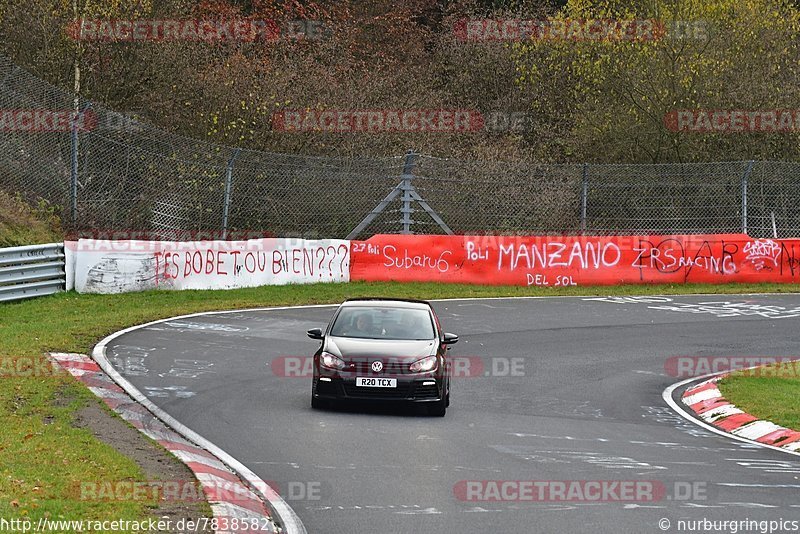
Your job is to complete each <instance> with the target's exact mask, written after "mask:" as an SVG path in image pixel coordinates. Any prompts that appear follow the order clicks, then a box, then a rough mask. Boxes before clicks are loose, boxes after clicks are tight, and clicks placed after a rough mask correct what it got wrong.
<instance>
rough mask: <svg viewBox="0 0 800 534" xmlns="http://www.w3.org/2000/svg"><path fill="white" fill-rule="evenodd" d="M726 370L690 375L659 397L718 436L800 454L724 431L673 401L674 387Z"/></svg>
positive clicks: (680, 413) (796, 454)
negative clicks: (690, 376)
mask: <svg viewBox="0 0 800 534" xmlns="http://www.w3.org/2000/svg"><path fill="white" fill-rule="evenodd" d="M756 367H761V366H759V365H755V366H753V367H749V368H748V369H741V370H743V371H747V370H750V369H755V368H756ZM737 370H738V369H737ZM728 372H729V371H724V372H722V373H710V374H707V375H703V376H695V377H692V378H687V379H686V380H682V381H680V382H678V383H676V384H672V385H671V386H669V387H667V389H665V390H664V391H663V392H662V393H661V398H663V399H664V402H666V403H667V405H668V406H669V407H670V408H672V409H673V411H675V412H677V413H678V415H680V416H681V417H683V418H684V419H686V420H687V421H691V422H692V423H694V424H696V425H697V426H700V427H703V428H704V429H706V430H708V431H709V432H713V433H714V434H718V435H720V436H725V437H727V438H730V439H735V440H736V441H741V442H743V443H749V444H751V445H758V446H759V447H763V448H765V449H772V450H774V451H780V452H783V453H785V454H791V455H792V456H800V452H795V451H790V450H788V449H784V448H782V447H776V446H775V445H768V444H767V443H760V442H758V441H755V440H752V439H747V438H743V437H741V436H737V435H736V434H731V433H730V432H725V431H724V430H720V429H719V428H717V427H715V426H712V425H709V424H708V423H706V422H704V421H701V420H699V419H697V418H696V417H694V416H693V415H692V414H690V413H689V411H688V410H689V409H690V408H689V407H688V406H687V407H686V409H684V408H683V407H681V406H680V405H679V404H678V403H677V402H675V399H673V398H672V394H673V392H674V391H675V390H676V389H678V388H680V387H682V386H685V385H686V384H689V383H690V382H695V381H697V382H700V381H701V380H708V379H709V378H714V377H717V376H721V375H724V374H727V373H728Z"/></svg>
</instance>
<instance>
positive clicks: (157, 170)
mask: <svg viewBox="0 0 800 534" xmlns="http://www.w3.org/2000/svg"><path fill="white" fill-rule="evenodd" d="M76 105H77V108H78V109H79V110H80V111H81V115H80V118H79V120H77V121H76V122H75V123H74V124H73V125H71V126H69V127H67V128H64V127H63V125H62V127H61V128H58V127H56V126H54V125H53V124H49V123H47V122H46V120H44V119H41V117H40V118H39V119H36V118H34V119H30V116H29V115H28V116H25V115H24V113H25V112H31V111H35V110H38V111H50V112H64V113H72V110H74V109H75V107H76ZM23 119H24V120H23ZM40 119H41V120H42V123H41V124H40V125H39V126H40V127H38V128H37V127H32V126H31V125H33V126H36V120H40ZM45 119H46V117H45ZM25 121H28V122H27V125H28V126H27V127H25V124H24V123H25ZM76 125H77V126H76ZM404 152H405V150H402V149H401V148H398V155H397V156H396V157H393V158H363V159H352V158H347V159H345V158H334V157H312V156H299V155H289V154H274V153H268V152H259V151H253V150H239V149H234V148H231V147H225V146H219V145H214V144H210V143H206V142H202V141H198V140H193V139H189V138H185V137H180V136H177V135H175V134H171V133H167V132H164V131H162V130H159V129H156V128H154V127H152V126H149V125H147V124H143V123H139V122H136V121H133V120H130V119H128V118H127V117H125V116H123V115H120V114H118V113H115V112H113V111H109V110H106V109H104V108H103V107H102V106H100V105H97V104H94V103H90V102H84V101H79V102H75V100H74V98H73V96H72V95H70V94H68V93H66V92H63V91H61V90H59V89H57V88H55V87H53V86H51V85H49V84H47V83H45V82H43V81H42V80H40V79H38V78H36V77H34V76H32V75H31V74H29V73H27V72H25V71H24V70H22V69H19V68H17V67H16V66H14V65H13V64H12V63H11V62H10V61H8V60H7V59H5V58H2V57H0V189H2V190H5V191H7V192H11V193H19V194H21V195H22V196H23V197H26V198H28V199H29V200H37V199H45V200H47V201H49V202H50V203H51V204H52V205H54V206H56V207H57V208H58V209H59V211H60V215H61V217H62V220H63V223H64V227H65V228H66V229H67V230H70V231H71V232H78V233H80V232H85V231H97V230H99V231H100V232H127V231H133V232H143V233H148V234H149V235H153V236H159V237H162V238H165V239H169V238H180V237H181V236H186V235H194V234H195V233H196V232H201V233H202V232H209V233H212V234H213V235H215V236H222V235H228V236H233V235H242V232H248V233H262V234H267V235H269V234H272V235H278V236H305V237H345V236H347V235H358V236H359V237H364V236H367V235H371V234H375V233H396V232H401V231H410V232H414V233H440V232H443V231H444V230H443V226H442V225H441V224H439V223H438V222H437V221H436V220H435V217H432V216H431V215H430V214H429V213H428V212H426V211H425V209H423V208H424V207H425V203H427V206H429V207H430V208H431V209H432V210H433V211H434V212H436V213H437V214H438V216H439V217H441V221H440V222H443V223H444V225H445V226H446V227H447V228H449V229H451V230H452V231H453V232H455V233H459V234H460V233H501V234H508V233H515V234H518V233H526V234H534V233H557V234H580V233H585V234H634V233H636V234H639V233H651V234H672V233H719V232H742V231H745V232H747V233H749V234H750V235H752V236H756V237H771V236H778V237H797V236H800V208H799V207H798V206H800V187H798V183H799V182H798V178H797V176H798V173H799V172H800V163H789V162H760V161H756V162H747V161H744V162H741V161H740V162H727V163H694V164H660V165H594V164H593V165H588V164H583V165H580V164H578V165H541V164H531V163H527V162H514V163H512V162H489V161H465V160H460V159H442V158H436V157H430V156H424V155H423V156H417V155H413V154H412V155H406V154H404ZM395 188H397V194H396V195H394V196H392V195H391V193H392V192H393V191H394V190H395ZM412 191H413V192H415V193H416V194H418V197H414V196H413V195H412ZM385 199H388V200H390V201H389V202H384V203H381V201H382V200H385ZM418 200H424V201H425V203H420V202H418ZM370 214H373V215H372V216H371V219H372V220H371V221H370V222H369V224H366V225H360V223H361V222H362V221H363V220H364V218H365V217H367V216H368V215H370ZM354 229H358V232H357V234H353V230H354Z"/></svg>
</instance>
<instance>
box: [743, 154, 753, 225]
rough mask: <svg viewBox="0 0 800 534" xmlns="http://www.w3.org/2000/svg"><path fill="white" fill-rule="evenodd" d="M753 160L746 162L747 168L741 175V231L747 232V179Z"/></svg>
mask: <svg viewBox="0 0 800 534" xmlns="http://www.w3.org/2000/svg"><path fill="white" fill-rule="evenodd" d="M753 163H754V162H753V160H750V161H748V162H747V168H746V169H745V171H744V174H743V175H742V233H743V234H747V180H748V179H749V178H750V172H751V171H752V170H753Z"/></svg>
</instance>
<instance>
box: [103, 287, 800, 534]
mask: <svg viewBox="0 0 800 534" xmlns="http://www.w3.org/2000/svg"><path fill="white" fill-rule="evenodd" d="M628 300H634V302H630V301H628V302H619V301H617V299H609V300H606V301H603V300H597V299H586V298H542V299H487V300H453V301H441V302H436V303H434V307H435V308H436V310H437V312H438V313H439V314H440V317H441V320H442V324H443V326H444V328H445V329H446V330H447V331H449V332H453V333H457V334H459V335H460V339H461V340H460V341H459V343H458V344H456V345H455V346H454V347H453V349H452V351H451V355H452V356H453V357H466V359H464V360H462V361H468V362H471V363H470V365H471V370H470V372H471V373H472V374H476V375H479V376H467V377H461V378H454V379H453V392H452V402H451V405H450V409H449V410H448V413H447V416H446V417H445V418H443V419H442V418H436V417H429V416H427V415H425V414H424V412H423V411H422V410H416V411H415V410H413V409H412V410H407V409H404V408H393V407H388V408H387V407H374V406H364V405H361V406H349V407H344V408H341V409H337V410H333V411H315V410H312V409H311V406H310V389H311V379H310V377H309V376H304V377H289V376H283V375H285V374H286V372H285V371H282V369H285V366H284V365H282V364H281V362H283V363H285V362H286V360H278V361H277V362H278V364H276V365H271V364H272V362H273V360H274V359H276V358H281V357H286V356H289V357H306V356H309V355H311V354H313V352H314V350H315V349H316V346H317V345H316V344H315V343H316V342H315V341H312V340H310V339H308V338H307V337H306V335H305V332H306V330H307V329H309V328H313V327H315V326H320V327H321V326H324V325H325V324H326V323H327V321H328V319H329V317H330V315H331V313H332V311H333V309H334V308H333V307H311V308H300V309H285V310H277V311H249V312H245V311H242V312H235V313H228V314H213V315H204V316H200V317H193V318H189V319H180V320H172V321H168V322H164V323H158V324H155V325H152V326H149V327H146V328H143V329H139V330H134V331H132V332H129V333H127V334H124V335H122V336H121V337H119V338H117V339H115V340H114V341H113V342H112V343H111V344H110V345H109V348H108V353H107V355H108V357H109V359H110V360H111V362H112V363H113V364H114V365H115V367H116V368H117V369H118V370H119V371H120V373H121V374H123V376H125V377H126V378H127V379H128V380H130V381H131V382H132V383H133V384H134V385H135V386H136V387H138V388H139V389H140V390H141V391H142V392H144V393H145V394H147V396H148V397H149V398H150V399H151V400H152V401H153V402H155V403H156V404H158V405H159V406H160V407H162V408H163V409H164V410H165V411H166V412H167V413H169V414H170V415H172V416H174V417H175V418H177V419H178V420H179V421H181V422H182V423H184V424H185V425H187V426H189V427H190V428H192V429H193V430H195V431H197V432H198V433H199V434H201V435H203V436H204V437H206V438H207V439H209V440H210V441H212V442H214V443H215V444H216V445H218V446H220V447H221V448H223V449H225V450H226V451H227V452H228V453H230V454H231V455H232V456H234V457H235V458H237V459H238V460H239V461H241V462H242V463H243V464H245V465H246V466H247V467H249V468H250V469H251V470H253V471H254V472H255V473H256V474H258V475H259V476H260V477H262V478H263V479H264V480H268V481H274V482H275V483H276V485H277V487H278V488H279V489H280V490H281V493H282V494H283V496H284V498H285V499H286V501H287V502H288V504H289V505H290V506H292V508H293V509H294V510H295V511H296V512H297V514H298V515H299V517H300V519H301V520H302V521H303V524H304V525H305V527H306V529H307V530H308V532H311V533H328V532H334V533H350V532H354V533H371V532H414V533H417V532H448V533H449V532H458V533H480V534H485V533H487V532H489V533H507V532H509V533H510V532H526V533H527V532H545V533H561V532H565V533H571V532H613V533H627V532H630V533H646V532H663V530H662V528H660V527H659V521H660V520H662V518H666V519H668V520H669V521H670V522H671V528H670V529H669V531H672V532H677V531H678V520H682V519H684V520H703V519H704V518H707V519H708V520H718V521H719V520H745V519H749V520H760V521H769V520H772V521H780V520H781V519H783V520H784V521H787V520H796V521H800V499H798V495H800V457H797V456H792V455H789V454H785V453H781V452H777V451H772V450H766V449H763V448H760V447H757V446H754V445H751V444H747V443H742V442H739V441H735V440H733V439H730V438H727V437H723V436H719V435H716V434H713V433H711V432H708V431H706V430H704V429H702V428H700V427H698V426H696V425H694V424H693V423H691V422H689V421H686V420H685V419H683V418H681V417H680V416H678V415H677V414H675V413H674V412H673V411H672V410H671V409H670V408H669V407H668V406H667V405H666V404H665V403H664V401H663V399H662V392H663V390H664V389H665V388H666V387H667V386H669V385H671V384H673V383H675V382H678V381H679V380H680V379H679V378H677V377H676V376H674V373H671V372H670V371H669V370H668V368H669V364H668V362H669V361H670V360H669V358H670V357H674V356H682V355H691V356H787V355H795V354H798V351H800V347H799V346H800V295H759V296H753V295H741V296H731V295H726V296H692V297H689V296H686V297H682V296H677V297H671V298H670V299H669V300H670V301H669V302H648V301H647V299H644V300H641V301H635V300H636V299H628ZM655 300H658V299H655ZM701 303H705V304H701ZM709 303H710V304H709ZM764 306H769V308H765V307H764ZM658 308H662V309H658ZM290 361H293V362H294V361H295V360H290ZM279 364H280V365H279ZM512 364H513V365H512ZM480 366H482V368H481V367H480ZM476 369H478V370H481V371H482V372H480V373H479V372H477V371H476ZM290 370H291V369H290ZM462 371H463V370H462ZM670 374H672V375H673V376H670ZM680 393H681V391H680V390H678V391H676V395H679V394H680ZM486 480H493V481H508V480H510V481H518V480H537V481H650V482H655V483H657V484H660V485H662V487H663V488H665V491H666V495H664V496H663V498H658V499H657V500H651V501H649V502H648V501H646V500H637V501H636V502H620V500H619V499H616V498H614V497H610V498H609V499H606V500H604V501H601V502H598V501H596V500H592V501H589V500H588V499H583V500H573V501H569V502H565V501H564V500H563V499H556V500H551V501H550V502H533V501H531V500H530V499H527V500H522V501H520V500H516V501H513V500H512V501H509V500H504V501H502V502H497V501H480V502H474V501H472V502H467V501H465V500H463V499H460V498H459V497H458V496H457V495H463V492H459V491H456V489H455V488H458V487H459V482H461V481H486ZM464 484H465V483H464V482H461V486H460V487H462V488H463V487H464ZM482 487H486V486H482ZM289 493H292V494H289ZM487 494H488V492H487ZM473 495H474V494H473ZM661 526H662V527H664V526H666V524H665V523H664V522H662V524H661ZM684 531H689V532H702V531H703V529H686V530H684ZM739 531H740V532H748V531H747V530H744V529H740V530H739ZM750 531H751V532H756V531H757V530H755V529H753V530H750Z"/></svg>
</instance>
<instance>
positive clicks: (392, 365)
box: [308, 298, 458, 416]
mask: <svg viewBox="0 0 800 534" xmlns="http://www.w3.org/2000/svg"><path fill="white" fill-rule="evenodd" d="M308 337H310V338H312V339H319V340H321V341H322V343H321V344H320V346H319V349H317V352H316V353H315V354H314V377H313V383H312V387H311V406H312V407H314V408H324V407H325V406H326V405H329V404H330V403H331V402H333V401H338V400H348V399H352V400H362V401H363V400H375V401H403V402H409V403H424V404H426V405H427V408H428V412H429V413H430V414H431V415H438V416H444V415H445V413H446V411H447V407H448V406H449V404H450V376H449V372H448V371H449V361H448V358H447V349H448V346H449V345H451V344H453V343H455V342H457V341H458V336H456V335H454V334H448V333H445V332H443V331H442V328H441V325H440V324H439V319H438V317H437V316H436V313H435V312H434V310H433V307H431V305H430V304H429V303H428V302H426V301H424V300H406V299H378V298H366V299H351V300H347V301H345V302H344V303H342V304H341V305H340V306H339V308H338V309H337V310H336V312H335V313H334V314H333V318H332V319H331V321H330V323H329V324H328V326H327V328H326V329H325V331H323V330H322V329H321V328H314V329H311V330H309V331H308Z"/></svg>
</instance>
